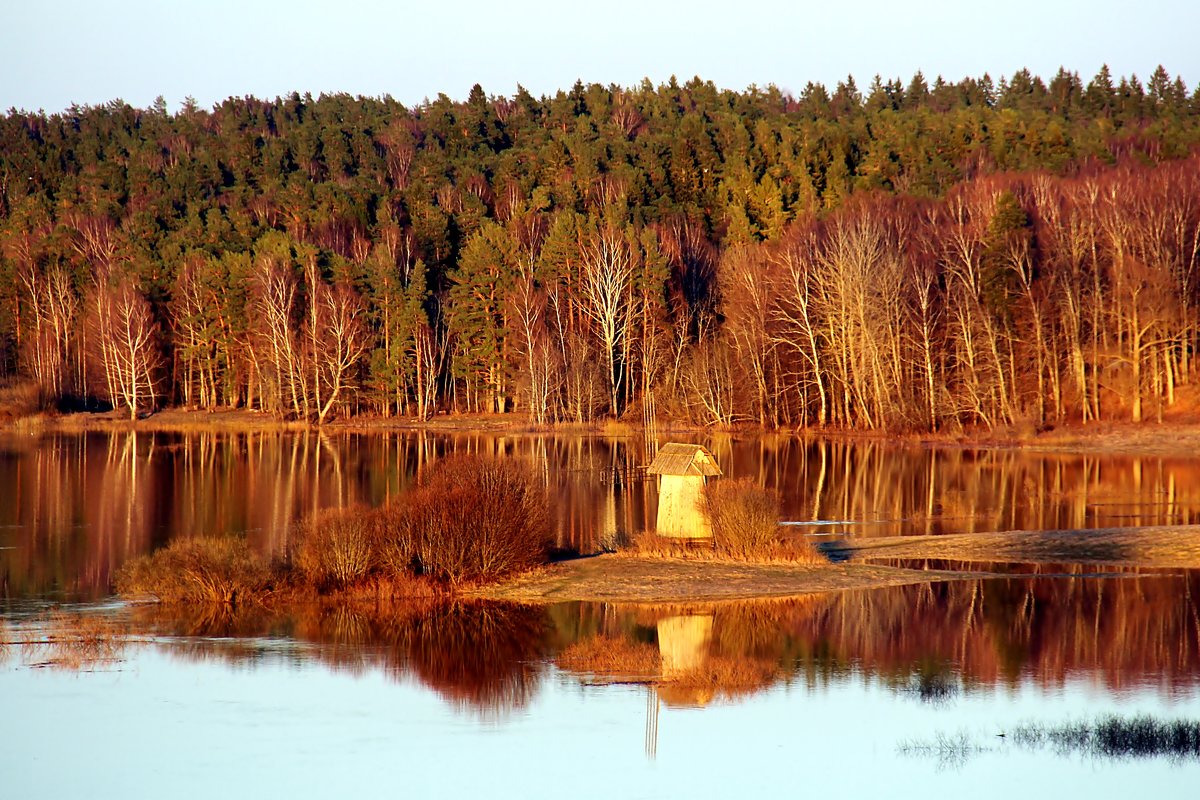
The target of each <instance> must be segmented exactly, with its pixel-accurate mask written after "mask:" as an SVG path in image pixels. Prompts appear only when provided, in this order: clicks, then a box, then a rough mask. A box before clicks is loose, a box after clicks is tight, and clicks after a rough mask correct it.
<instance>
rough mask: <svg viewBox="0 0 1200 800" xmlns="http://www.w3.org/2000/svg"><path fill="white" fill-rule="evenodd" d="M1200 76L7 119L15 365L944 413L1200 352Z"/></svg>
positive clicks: (1, 228) (3, 182)
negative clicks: (1199, 347) (1198, 150)
mask: <svg viewBox="0 0 1200 800" xmlns="http://www.w3.org/2000/svg"><path fill="white" fill-rule="evenodd" d="M1198 123H1200V92H1193V93H1191V94H1189V93H1188V91H1187V88H1186V86H1185V85H1184V83H1183V81H1182V80H1181V79H1179V78H1174V79H1172V78H1171V77H1170V76H1169V75H1168V73H1167V72H1166V70H1165V69H1163V68H1161V67H1160V68H1159V69H1158V70H1156V71H1155V72H1154V74H1153V75H1152V76H1151V78H1150V80H1149V81H1148V83H1147V84H1146V85H1145V86H1143V85H1142V83H1141V82H1140V81H1139V80H1138V79H1137V78H1136V77H1135V76H1131V77H1128V78H1121V79H1119V80H1116V79H1114V78H1113V76H1112V75H1110V74H1109V72H1108V70H1107V68H1105V69H1102V70H1101V71H1100V73H1099V74H1097V75H1096V76H1095V77H1094V78H1092V79H1091V80H1090V81H1089V82H1088V83H1087V84H1086V85H1085V84H1084V83H1083V81H1082V80H1081V79H1080V78H1079V76H1078V75H1076V74H1074V73H1070V72H1067V71H1066V70H1060V71H1059V73H1058V74H1057V75H1056V76H1055V77H1054V78H1053V79H1052V80H1050V81H1049V83H1046V82H1044V81H1043V80H1041V79H1040V78H1038V77H1036V76H1033V75H1031V74H1030V73H1029V72H1028V71H1025V70H1022V71H1019V72H1017V73H1015V74H1014V75H1012V76H1011V77H1010V78H1007V79H1001V80H1000V81H999V82H998V83H993V81H992V80H991V78H989V77H988V76H986V75H985V76H984V77H983V78H980V79H974V78H967V79H964V80H963V81H961V82H958V83H948V82H946V81H944V80H942V79H941V78H937V79H936V80H935V81H933V82H932V83H930V82H928V81H926V79H925V78H924V77H923V76H922V75H920V74H919V73H918V74H917V75H916V76H914V77H913V78H912V80H911V81H909V82H908V83H907V85H905V84H903V83H902V82H900V81H899V80H890V81H887V82H885V81H883V80H881V79H880V78H878V77H877V78H876V79H875V80H874V81H872V83H871V84H870V86H869V87H868V89H867V91H866V92H861V91H859V89H858V88H857V86H856V85H855V82H854V81H853V79H852V78H848V79H847V80H846V81H845V82H842V83H839V84H838V85H837V87H836V89H835V91H833V92H829V91H828V90H827V89H826V88H825V87H823V86H820V85H817V84H809V85H808V86H807V87H806V88H805V89H804V90H803V92H801V93H800V94H799V95H798V96H794V95H791V94H789V93H787V92H783V91H781V90H779V89H778V88H775V87H767V88H766V89H760V88H757V87H751V88H749V89H747V90H746V91H743V92H732V91H722V90H718V89H716V88H715V87H714V86H713V85H712V84H710V83H705V82H702V81H700V80H699V79H694V80H692V81H689V82H687V83H686V84H683V85H681V84H679V83H677V82H676V81H675V80H671V81H670V82H669V83H667V84H664V85H660V86H653V85H651V84H650V83H649V82H648V81H647V82H643V84H642V85H640V86H637V87H629V88H622V87H616V86H608V87H604V86H600V85H595V84H593V85H590V86H584V85H582V84H576V85H575V87H573V88H572V89H571V90H570V91H562V92H558V93H557V94H555V95H553V96H549V97H542V98H534V97H532V96H531V95H529V94H528V93H527V92H525V91H524V90H523V89H520V88H518V91H517V92H516V93H515V95H513V96H512V97H503V96H497V97H488V96H487V95H485V93H484V92H483V90H482V89H481V88H480V87H478V86H476V87H475V88H474V89H473V90H472V92H471V94H470V97H469V98H468V99H467V100H466V101H465V102H454V101H451V100H450V99H449V98H446V97H445V96H439V97H438V98H437V99H436V100H433V101H427V102H425V103H423V104H421V105H419V106H417V107H415V108H411V109H409V108H405V107H403V106H402V105H400V104H398V103H396V102H395V101H393V100H391V99H390V98H386V97H385V98H362V97H350V96H346V95H332V96H322V97H320V98H317V99H314V98H312V97H310V96H307V95H305V96H301V95H299V94H293V95H291V96H289V97H286V98H277V99H276V100H273V101H264V100H258V99H255V98H250V97H247V98H240V99H239V98H231V99H229V100H227V101H225V102H224V103H221V104H220V105H218V106H216V107H214V108H213V109H211V110H204V109H200V108H199V107H197V105H196V104H195V103H194V102H191V101H187V102H185V103H184V104H183V107H182V108H181V110H180V111H179V112H178V113H175V114H171V113H168V111H167V109H166V105H165V103H163V102H161V101H160V102H158V103H156V104H155V105H154V106H153V107H151V108H149V109H136V108H132V107H130V106H128V105H127V104H124V103H121V102H119V101H116V102H113V103H110V104H107V105H105V106H100V107H76V108H71V109H69V110H67V111H65V112H62V113H56V114H45V113H42V112H39V113H29V112H23V111H17V110H11V111H9V112H8V113H7V114H6V115H4V116H3V117H0V366H2V369H3V372H4V373H5V374H7V375H10V376H13V375H15V376H22V377H25V378H28V379H31V380H33V381H34V382H36V384H37V386H38V387H39V388H40V391H41V392H42V395H43V397H44V399H45V400H46V401H47V402H48V403H56V404H58V405H60V406H61V407H102V406H113V407H119V408H124V409H127V410H128V411H129V413H130V414H131V415H137V414H138V413H141V412H144V411H148V410H152V409H155V408H161V407H163V406H167V405H181V406H185V407H189V408H205V409H215V408H227V407H244V408H255V409H262V410H265V411H270V412H274V413H278V414H281V415H286V416H290V417H295V418H302V419H311V420H314V421H318V422H324V421H326V420H328V419H330V418H333V417H338V416H342V417H344V416H348V415H353V414H381V415H392V414H405V415H416V416H418V417H421V418H426V417H428V416H430V415H431V414H434V413H437V412H439V411H446V412H451V413H454V412H497V413H504V412H513V411H516V412H520V413H524V414H528V415H529V417H530V419H531V420H532V421H533V422H535V423H538V424H545V423H551V422H555V421H574V422H587V421H590V420H594V419H597V418H600V417H605V416H618V417H619V416H625V415H630V414H632V415H639V414H640V415H642V416H643V417H645V418H647V419H649V418H653V417H658V418H665V417H670V418H675V419H687V420H689V421H692V422H699V423H712V424H721V425H729V424H735V423H739V422H753V423H757V424H761V425H764V426H781V425H803V426H838V427H853V428H860V427H862V428H873V429H888V430H900V429H917V430H938V429H943V428H945V427H947V426H952V427H957V426H963V425H973V426H985V427H995V426H999V425H1011V424H1016V423H1026V422H1033V423H1037V424H1046V423H1049V422H1053V421H1058V420H1065V419H1081V420H1084V421H1089V420H1100V419H1111V418H1115V417H1122V418H1132V419H1134V420H1141V419H1143V418H1145V417H1146V416H1149V415H1151V414H1161V413H1162V411H1163V410H1164V408H1165V407H1168V406H1169V405H1170V404H1171V403H1172V402H1174V398H1175V392H1176V390H1177V388H1178V387H1180V386H1182V385H1184V384H1187V383H1188V382H1189V380H1190V378H1191V370H1192V359H1191V354H1192V351H1193V348H1194V345H1195V339H1196V322H1195V317H1196V312H1195V307H1196V301H1197V287H1196V283H1195V281H1196V276H1195V272H1196V266H1197V260H1198V259H1200V201H1198V200H1197V198H1200V160H1198V158H1200V157H1198V156H1197V155H1195V146H1196V144H1197V142H1198V141H1200V124H1198Z"/></svg>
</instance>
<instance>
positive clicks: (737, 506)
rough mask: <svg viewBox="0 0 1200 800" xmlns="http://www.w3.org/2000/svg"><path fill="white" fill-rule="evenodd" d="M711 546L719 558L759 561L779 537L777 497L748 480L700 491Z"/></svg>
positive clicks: (726, 483)
mask: <svg viewBox="0 0 1200 800" xmlns="http://www.w3.org/2000/svg"><path fill="white" fill-rule="evenodd" d="M704 496H705V500H706V501H707V502H706V504H705V505H706V506H707V509H708V517H709V522H710V523H711V524H712V532H713V546H714V548H715V549H716V551H717V552H718V553H720V554H721V555H727V556H732V557H734V558H755V557H758V558H762V557H765V556H767V555H770V554H772V551H773V550H774V549H775V544H776V542H777V539H778V534H779V495H778V494H776V493H775V492H774V491H772V490H770V489H767V488H765V487H763V486H759V485H758V484H757V483H755V482H754V481H752V480H751V479H749V478H738V479H737V480H722V481H716V482H714V483H710V484H708V485H707V486H705V487H704Z"/></svg>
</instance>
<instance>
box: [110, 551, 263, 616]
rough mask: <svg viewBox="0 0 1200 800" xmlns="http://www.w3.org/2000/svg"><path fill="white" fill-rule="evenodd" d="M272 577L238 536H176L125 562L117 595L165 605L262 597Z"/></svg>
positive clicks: (117, 578) (117, 580) (261, 559)
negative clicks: (159, 547)
mask: <svg viewBox="0 0 1200 800" xmlns="http://www.w3.org/2000/svg"><path fill="white" fill-rule="evenodd" d="M275 580H276V576H275V575H274V574H273V572H272V570H271V567H270V565H269V564H268V563H267V562H266V560H265V559H264V558H262V556H259V555H258V554H257V553H255V552H254V551H253V550H251V549H250V546H249V545H248V544H247V543H246V540H245V539H241V538H230V537H221V538H215V537H214V538H203V539H180V540H176V541H174V542H171V543H170V544H168V545H167V546H166V547H164V548H162V549H161V550H158V551H156V552H154V553H151V554H149V555H144V556H140V557H138V558H135V559H133V560H132V561H129V562H127V563H126V564H125V565H124V566H123V567H122V568H121V570H120V571H119V572H118V573H117V577H116V588H117V593H118V594H120V595H122V596H124V597H139V596H145V595H150V596H153V597H155V598H157V599H158V600H160V601H162V602H165V603H198V602H199V603H224V604H230V605H234V604H237V603H239V602H247V601H261V600H262V598H263V597H264V596H265V595H266V594H267V593H269V592H270V591H271V589H272V587H273V585H274V582H275Z"/></svg>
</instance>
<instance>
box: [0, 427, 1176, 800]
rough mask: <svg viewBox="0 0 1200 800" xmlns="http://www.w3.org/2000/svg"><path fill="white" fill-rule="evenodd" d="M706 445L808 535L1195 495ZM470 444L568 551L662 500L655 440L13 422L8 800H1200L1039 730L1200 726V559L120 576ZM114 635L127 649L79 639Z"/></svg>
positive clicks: (1106, 468)
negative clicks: (1169, 564)
mask: <svg viewBox="0 0 1200 800" xmlns="http://www.w3.org/2000/svg"><path fill="white" fill-rule="evenodd" d="M706 443H707V444H708V445H709V446H710V447H711V449H712V450H713V452H714V453H715V454H716V455H717V458H718V460H719V462H720V463H721V465H722V468H723V469H724V471H725V473H726V474H727V475H730V476H734V477H741V476H751V477H755V478H757V479H758V480H760V481H762V482H763V483H765V484H768V485H771V486H774V487H776V488H777V489H779V491H780V493H781V495H782V497H783V500H784V508H785V516H786V517H787V519H788V520H789V521H791V522H795V523H803V524H798V525H795V526H791V527H790V529H791V530H794V531H795V532H796V533H797V535H809V534H815V535H821V536H826V535H834V536H839V537H850V536H875V535H894V534H904V533H942V532H946V533H948V532H973V531H988V530H1007V529H1023V528H1074V527H1103V526H1111V525H1133V524H1143V525H1145V524H1179V523H1191V522H1195V521H1196V519H1197V514H1198V513H1200V496H1198V494H1197V490H1196V488H1195V487H1197V486H1198V485H1200V483H1198V481H1197V480H1196V477H1197V476H1196V470H1197V469H1198V468H1200V461H1197V460H1193V459H1179V458H1158V457H1155V458H1133V457H1100V456H1087V457H1084V456H1070V455H1036V454H1029V453H1024V452H1020V451H1015V450H969V449H942V450H937V449H928V448H919V447H904V448H897V447H888V446H885V445H883V444H882V443H849V442H825V441H810V442H802V441H800V440H796V439H790V438H785V437H771V438H763V439H757V438H751V439H744V440H740V439H732V438H728V437H719V438H714V439H710V440H708V441H707V442H706ZM467 451H469V452H486V453H496V454H506V455H511V456H516V457H520V458H524V459H528V460H530V461H532V462H533V463H534V464H535V465H537V467H538V468H539V469H540V470H541V471H542V472H543V474H544V475H545V476H546V480H547V482H548V484H549V485H550V486H551V488H552V495H553V496H554V497H555V498H556V511H555V513H556V520H557V523H556V524H557V530H558V534H557V535H558V537H559V542H560V544H562V545H563V546H566V547H572V548H574V549H577V550H580V551H583V552H588V551H592V550H596V549H600V548H605V547H612V546H616V545H618V544H619V543H620V542H621V541H623V540H624V539H626V538H627V537H629V536H630V535H632V534H633V533H635V532H636V531H637V530H638V529H639V528H641V527H645V526H646V522H647V520H650V519H653V515H654V513H655V505H654V493H653V491H652V488H653V485H652V484H650V483H648V482H646V481H645V480H644V479H643V478H642V476H641V474H640V472H639V470H638V467H640V466H642V465H644V464H645V463H646V461H647V450H646V447H645V444H644V443H643V442H640V441H638V440H636V439H632V440H620V439H602V438H587V437H575V436H548V437H520V436H500V435H431V434H416V433H405V434H394V435H392V434H388V435H385V434H368V435H349V434H346V435H342V434H338V435H331V436H318V435H304V434H286V435H281V434H267V433H251V434H203V435H186V436H185V435H168V434H138V435H125V434H121V435H116V436H109V435H103V434H87V435H51V436H46V437H42V438H37V439H9V440H4V441H2V442H0V493H2V494H0V548H3V549H0V575H2V576H3V606H2V609H3V619H2V626H3V627H0V636H2V637H3V638H2V639H0V641H5V642H7V643H8V644H5V645H0V698H3V708H4V712H5V713H4V721H5V725H4V727H3V732H2V733H0V770H2V772H3V774H4V779H3V780H4V784H3V785H4V795H5V796H6V797H8V796H11V797H54V798H61V797H94V796H121V797H163V796H196V797H209V796H213V795H218V794H225V795H230V796H251V795H259V796H281V795H292V796H316V795H323V794H329V793H337V794H339V795H340V794H351V793H358V794H361V795H365V796H376V795H381V794H404V795H408V796H417V797H460V796H464V795H468V794H475V795H480V796H489V797H491V796H500V797H549V796H560V795H563V794H569V795H571V796H579V797H612V796H622V797H624V796H628V797H667V796H693V797H727V796H731V795H738V796H742V795H750V796H781V795H782V796H792V795H802V794H803V795H807V794H811V793H816V792H825V791H828V792H832V793H836V794H837V795H838V796H863V795H868V794H870V795H872V796H900V797H907V796H924V795H926V794H929V793H930V792H933V793H935V794H946V793H953V792H957V793H961V794H963V795H967V794H969V795H970V796H972V797H978V796H982V797H1001V796H1012V795H1013V794H1014V793H1016V792H1024V793H1030V792H1032V793H1034V794H1036V795H1043V794H1054V793H1062V794H1070V795H1071V796H1074V795H1076V794H1083V793H1089V794H1091V795H1092V796H1097V797H1107V796H1122V795H1125V794H1129V793H1134V792H1137V793H1148V794H1149V796H1155V797H1190V796H1193V795H1194V787H1195V786H1196V785H1200V760H1197V759H1196V758H1194V757H1188V756H1180V755H1178V754H1176V755H1171V754H1170V753H1165V754H1159V755H1152V756H1145V757H1143V756H1136V755H1130V754H1124V755H1122V754H1114V753H1113V752H1111V751H1108V750H1104V749H1097V748H1094V747H1093V748H1087V747H1071V746H1069V744H1066V743H1064V742H1063V741H1062V740H1060V741H1058V742H1057V743H1054V744H1051V743H1047V742H1044V741H1043V742H1041V743H1039V742H1037V741H1034V739H1036V737H1034V736H1027V735H1026V736H1023V735H1022V731H1028V730H1033V731H1037V730H1043V729H1053V728H1055V727H1059V726H1063V725H1066V724H1070V723H1086V724H1094V723H1095V722H1096V721H1098V720H1101V719H1103V718H1105V717H1106V716H1109V715H1116V716H1118V717H1120V718H1121V719H1123V720H1130V719H1134V718H1136V717H1138V716H1140V715H1151V716H1152V717H1153V719H1154V720H1156V721H1160V722H1163V723H1164V724H1170V723H1172V722H1175V721H1181V720H1182V721H1187V720H1200V692H1198V687H1200V609H1198V608H1197V604H1198V602H1200V574H1198V573H1196V572H1192V571H1180V570H1175V571H1161V570H1160V571H1155V570H1127V569H1126V570H1118V569H1097V568H1094V567H1080V566H1078V565H1070V564H1063V565H1042V566H1039V567H1037V568H1030V567H1013V566H1011V565H1007V566H1006V565H1000V567H1001V568H1003V569H1008V570H1010V571H1011V572H1012V573H1013V574H1011V575H1009V576H1007V577H1004V578H988V579H978V580H964V581H958V582H954V583H945V584H931V585H923V586H906V587H892V588H887V589H878V590H871V591H854V592H836V593H828V594H819V595H811V596H806V597H802V598H798V599H794V600H778V601H770V602H757V603H749V602H742V603H733V604H720V605H709V604H677V605H671V606H653V605H647V606H626V605H620V604H592V603H569V604H558V605H550V606H545V607H534V606H525V605H515V604H496V603H483V602H458V603H434V602H426V603H414V604H412V605H411V606H406V607H403V608H399V609H394V608H393V609H387V610H385V611H384V610H374V609H370V608H367V609H363V608H354V609H348V608H323V609H306V610H305V611H304V612H303V613H300V614H276V613H267V612H263V611H255V610H250V609H244V610H241V611H238V612H236V613H230V612H214V611H205V610H196V611H194V612H191V613H178V612H176V613H166V612H164V610H162V609H159V608H156V607H153V606H127V605H125V604H121V603H118V602H114V601H113V600H112V598H111V597H110V595H109V591H110V590H109V584H110V580H111V576H112V574H113V571H114V570H115V569H117V568H118V567H119V566H120V564H122V563H123V562H124V561H125V560H126V559H128V558H130V557H131V556H133V555H136V554H139V553H142V552H146V551H148V550H150V549H152V548H154V547H156V546H159V545H161V544H162V543H164V542H166V541H168V540H169V539H171V538H173V537H180V536H194V535H200V534H209V533H220V532H231V533H232V532H238V533H244V534H245V535H246V536H248V537H249V538H250V539H251V541H252V542H253V543H254V544H255V546H257V547H259V548H261V549H263V550H264V551H266V552H274V553H278V552H282V551H283V549H284V548H285V547H286V544H287V537H288V529H289V525H290V523H291V522H292V521H293V520H295V519H296V518H297V517H298V516H300V515H303V514H305V513H307V512H309V511H311V510H313V509H317V508H321V507H327V506H340V505H348V504H353V503H366V504H375V503H379V502H382V501H383V500H384V499H386V498H387V497H388V496H389V495H391V494H395V493H397V492H401V491H404V489H405V488H406V487H407V486H408V485H410V484H411V483H412V482H413V480H414V477H415V476H416V475H417V474H418V473H419V472H420V470H422V469H424V467H425V466H426V465H427V464H430V463H432V462H433V461H435V460H437V459H438V458H441V457H443V456H444V455H446V454H447V453H450V452H467ZM812 523H816V524H812ZM95 630H99V631H102V632H105V633H107V634H108V636H107V637H106V638H107V639H109V640H111V641H112V642H115V645H113V647H112V648H111V649H104V648H101V649H100V650H98V651H97V650H89V649H87V648H85V647H83V646H81V645H80V643H81V642H84V643H86V642H87V641H89V639H88V636H89V634H88V631H95ZM56 641H57V642H58V644H56V643H55V642H56ZM64 642H65V643H66V644H63V643H64ZM72 642H73V643H74V644H71V643H72ZM1030 726H1040V727H1030Z"/></svg>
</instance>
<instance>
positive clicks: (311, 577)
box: [292, 507, 380, 588]
mask: <svg viewBox="0 0 1200 800" xmlns="http://www.w3.org/2000/svg"><path fill="white" fill-rule="evenodd" d="M378 539H379V514H378V513H377V512H373V511H371V510H370V509H366V508H361V507H355V508H347V509H326V510H324V511H320V512H318V513H317V514H315V515H313V516H311V517H309V518H308V519H307V520H305V521H304V522H303V523H301V524H300V525H299V526H298V527H297V529H296V542H295V545H294V548H293V550H292V564H293V565H294V566H295V567H296V568H297V569H298V570H299V571H300V572H301V574H302V575H303V576H304V578H305V579H306V580H307V581H308V582H309V583H311V584H313V585H315V586H317V587H318V588H328V587H344V586H349V585H350V584H353V583H355V582H356V581H358V580H361V579H362V578H364V577H366V576H367V575H368V574H369V573H370V572H372V571H373V570H374V569H375V568H377V567H378V566H379V564H380V553H379V547H378Z"/></svg>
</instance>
